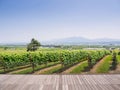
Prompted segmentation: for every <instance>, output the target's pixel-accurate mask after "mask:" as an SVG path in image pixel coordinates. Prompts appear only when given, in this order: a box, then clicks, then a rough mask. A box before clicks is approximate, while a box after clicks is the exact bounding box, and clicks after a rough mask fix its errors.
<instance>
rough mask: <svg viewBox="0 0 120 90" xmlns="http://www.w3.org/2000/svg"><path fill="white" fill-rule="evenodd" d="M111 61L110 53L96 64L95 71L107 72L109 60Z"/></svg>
mask: <svg viewBox="0 0 120 90" xmlns="http://www.w3.org/2000/svg"><path fill="white" fill-rule="evenodd" d="M111 61H112V55H109V56H108V57H106V58H105V59H104V61H103V62H102V63H101V64H100V66H98V68H97V70H96V72H97V73H107V72H109V70H110V62H111Z"/></svg>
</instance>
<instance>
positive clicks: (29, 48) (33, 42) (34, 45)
mask: <svg viewBox="0 0 120 90" xmlns="http://www.w3.org/2000/svg"><path fill="white" fill-rule="evenodd" d="M40 46H41V44H40V42H38V41H37V40H35V39H34V38H32V39H31V42H30V43H29V44H28V45H27V51H36V50H37V49H38V48H39V47H40Z"/></svg>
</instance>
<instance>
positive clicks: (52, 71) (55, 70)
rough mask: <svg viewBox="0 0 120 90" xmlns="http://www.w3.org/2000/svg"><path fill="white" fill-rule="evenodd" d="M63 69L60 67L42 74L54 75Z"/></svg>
mask: <svg viewBox="0 0 120 90" xmlns="http://www.w3.org/2000/svg"><path fill="white" fill-rule="evenodd" d="M61 68H62V67H61V66H58V67H55V68H52V69H50V70H48V71H45V72H43V73H42V74H53V73H55V72H57V71H59V70H61Z"/></svg>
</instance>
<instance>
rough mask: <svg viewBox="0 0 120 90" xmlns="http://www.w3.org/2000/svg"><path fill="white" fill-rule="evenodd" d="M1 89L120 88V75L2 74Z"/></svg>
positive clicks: (83, 89)
mask: <svg viewBox="0 0 120 90" xmlns="http://www.w3.org/2000/svg"><path fill="white" fill-rule="evenodd" d="M0 90H120V75H119V74H118V75H117V74H116V75H0Z"/></svg>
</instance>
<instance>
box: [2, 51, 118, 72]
mask: <svg viewBox="0 0 120 90" xmlns="http://www.w3.org/2000/svg"><path fill="white" fill-rule="evenodd" d="M106 56H108V58H109V60H111V61H110V62H112V58H119V56H117V57H116V55H115V54H113V57H112V54H111V53H110V51H108V50H51V51H49V50H46V51H44V50H41V51H35V52H26V51H13V52H11V51H3V52H0V73H1V74H2V73H6V74H36V73H37V74H60V73H63V72H67V73H65V74H69V73H70V74H72V73H73V74H74V73H77V74H79V73H84V72H89V73H90V70H91V69H93V68H94V66H95V65H96V64H97V63H99V62H100V61H101V59H103V58H104V57H106ZM104 61H105V60H104ZM113 61H114V62H113V63H107V64H109V65H112V66H113V69H114V68H115V67H114V64H117V63H116V62H115V60H113ZM112 66H111V67H112ZM72 67H74V68H73V69H71V68H72ZM109 67H110V66H109ZM69 69H71V70H70V71H69V72H68V70H69ZM104 69H105V68H104ZM103 71H104V70H103ZM98 73H100V70H98Z"/></svg>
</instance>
